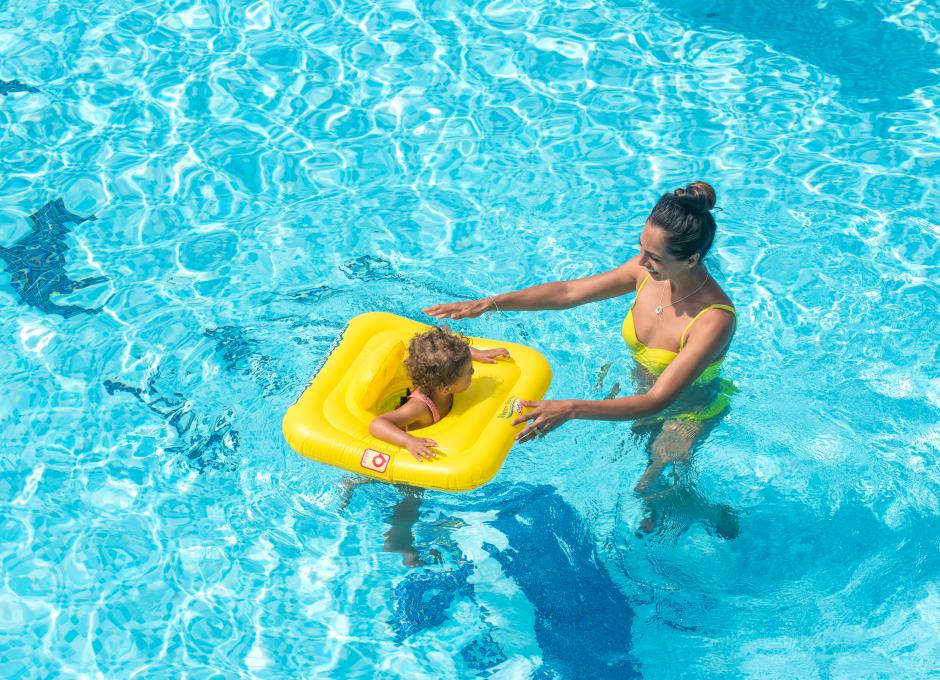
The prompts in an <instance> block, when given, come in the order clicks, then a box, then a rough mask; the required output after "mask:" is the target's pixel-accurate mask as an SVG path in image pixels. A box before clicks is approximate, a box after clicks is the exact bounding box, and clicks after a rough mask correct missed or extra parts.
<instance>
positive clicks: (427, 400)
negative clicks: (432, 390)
mask: <svg viewBox="0 0 940 680" xmlns="http://www.w3.org/2000/svg"><path fill="white" fill-rule="evenodd" d="M408 398H409V399H420V400H421V401H423V402H424V404H425V406H427V407H428V408H429V409H431V424H432V425H433V424H434V423H436V422H437V421H438V420H440V419H441V413H440V411H438V410H437V406H436V405H435V404H434V400H433V399H431V397H429V396H428V395H426V394H425V393H424V392H422V391H421V390H415V391H414V392H412V393H411V394H409V395H408Z"/></svg>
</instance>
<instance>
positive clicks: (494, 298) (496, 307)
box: [486, 295, 499, 312]
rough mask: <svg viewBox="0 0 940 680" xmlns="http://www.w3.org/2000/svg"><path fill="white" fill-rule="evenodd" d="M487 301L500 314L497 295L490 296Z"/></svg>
mask: <svg viewBox="0 0 940 680" xmlns="http://www.w3.org/2000/svg"><path fill="white" fill-rule="evenodd" d="M486 299H487V300H489V301H490V304H492V305H493V307H494V308H495V309H496V311H497V312H498V311H499V305H498V304H496V296H495V295H490V296H489V297H488V298H486Z"/></svg>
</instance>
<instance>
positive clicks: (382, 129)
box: [0, 0, 940, 678]
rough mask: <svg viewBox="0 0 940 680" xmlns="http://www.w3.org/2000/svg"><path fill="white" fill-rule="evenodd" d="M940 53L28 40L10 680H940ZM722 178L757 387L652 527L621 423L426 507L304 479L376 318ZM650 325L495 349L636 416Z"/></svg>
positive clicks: (594, 38)
mask: <svg viewBox="0 0 940 680" xmlns="http://www.w3.org/2000/svg"><path fill="white" fill-rule="evenodd" d="M938 46H940V10H938V9H937V8H936V5H935V4H934V3H929V2H918V1H916V0H915V1H911V2H900V1H894V0H866V1H864V2H861V1H859V2H855V1H849V0H829V1H826V2H817V1H816V0H813V1H812V2H810V1H809V0H791V1H788V2H782V3H780V2H774V3H772V2H769V0H760V1H759V2H748V3H735V4H733V6H732V4H731V3H720V2H717V1H716V0H696V1H695V2H692V1H691V0H661V1H657V2H643V1H637V2H629V1H617V2H613V1H611V2H601V3H594V2H590V1H583V2H577V1H575V2H558V3H545V4H538V3H531V2H521V1H520V2H513V1H511V0H506V1H501V0H494V1H493V2H488V3H487V2H482V3H479V4H469V3H468V4H462V3H451V2H412V1H411V0H401V1H400V2H380V3H365V2H362V3H356V2H343V3H330V2H325V3H300V2H289V3H288V2H284V3H273V2H265V1H264V0H261V1H259V2H255V3H251V4H248V3H244V4H237V3H231V4H222V5H218V4H198V3H186V2H180V3H175V4H173V3H160V2H152V3H130V2H124V3H119V2H105V3H100V5H94V4H91V3H60V4H52V5H42V4H40V3H28V2H13V3H9V4H7V5H5V9H4V12H3V15H2V16H0V56H2V61H0V81H2V83H3V84H0V94H3V95H4V96H2V97H0V122H2V128H0V130H2V137H0V142H2V146H0V150H2V153H0V168H2V171H0V246H2V249H0V255H2V258H3V264H4V266H5V270H4V271H2V272H0V301H2V305H0V335H2V337H3V338H4V341H3V342H2V343H0V355H2V360H0V386H2V393H3V394H4V395H5V397H4V398H3V399H2V400H0V419H2V425H3V436H2V439H0V559H2V582H0V674H2V675H3V676H4V677H30V676H49V675H54V674H65V675H83V674H84V675H87V676H93V675H95V674H97V673H101V674H102V675H103V676H105V677H137V676H140V677H163V676H179V675H181V674H182V673H183V672H184V671H185V672H188V673H189V674H191V675H192V676H193V677H210V676H224V677H234V676H246V677H247V676H257V677H369V676H381V677H409V678H411V677H416V676H426V677H473V676H491V677H529V676H531V677H544V678H549V677H564V678H567V677H629V676H631V675H642V676H644V677H649V678H674V677H739V676H761V677H768V676H769V677H806V678H813V677H824V678H830V677H832V678H857V677H923V676H925V675H928V674H930V673H931V672H937V670H938V668H940V642H938V640H940V584H938V574H940V552H938V544H937V536H938V535H940V534H938V530H940V521H938V511H940V473H938V466H937V458H938V455H937V452H938V448H940V425H938V422H940V419H938V410H940V375H938V370H937V366H938V364H940V362H938V345H937V340H936V338H937V331H938V330H940V328H938V326H940V324H938V314H937V309H938V303H940V285H938V264H940V257H938V236H940V229H938V226H937V215H938V214H940V199H938V191H937V182H936V179H937V176H938V174H940V144H938V132H940V116H938V114H937V102H938V101H940V87H938V69H940V55H938ZM693 179H707V180H708V181H710V182H712V183H713V184H714V185H715V186H716V188H717V190H718V203H719V205H720V206H721V208H722V209H723V210H722V212H720V213H718V215H717V217H718V222H719V230H720V231H719V236H718V240H717V244H716V247H715V249H714V251H713V254H712V256H711V258H712V266H713V271H714V272H715V274H716V276H717V277H718V278H719V280H720V281H721V282H722V284H723V286H724V287H725V289H726V290H727V291H728V292H729V294H730V295H731V296H732V298H733V299H734V301H735V302H736V304H737V306H738V310H739V319H740V328H739V330H738V334H737V337H736V339H735V344H734V345H733V347H732V349H731V352H730V355H729V358H728V360H727V361H726V363H725V366H726V371H725V375H726V377H728V378H730V379H731V380H733V381H734V383H735V384H736V386H737V388H738V390H739V392H738V394H737V395H736V396H735V400H734V402H733V405H732V409H731V411H730V413H729V414H728V416H727V417H726V418H725V419H724V420H723V422H722V423H721V424H720V425H719V426H718V427H717V428H715V429H714V431H712V432H711V434H710V435H709V436H708V438H707V439H706V440H705V441H704V442H703V443H701V445H700V446H698V447H697V449H696V451H695V453H694V456H693V458H692V461H691V463H690V465H688V466H686V467H685V469H681V470H675V471H674V472H675V473H676V478H677V481H675V482H674V484H675V493H674V494H673V497H674V498H678V499H680V500H681V502H676V503H675V504H674V505H672V506H670V507H665V508H662V509H660V511H661V521H660V523H659V525H658V527H657V528H656V530H655V531H654V532H653V533H651V534H648V535H647V534H643V533H642V532H638V531H637V529H638V526H639V524H640V522H641V521H642V519H643V517H644V516H645V509H644V506H643V503H642V501H641V500H640V499H639V498H638V497H637V496H636V494H635V493H634V492H633V487H634V485H635V484H636V481H637V480H638V479H639V477H640V475H641V474H642V472H643V470H644V468H645V465H646V462H647V456H648V452H647V451H648V446H649V442H648V435H647V434H645V433H644V432H642V431H635V430H633V429H631V428H630V427H629V426H628V425H624V424H615V423H591V422H575V423H569V424H568V425H566V426H565V427H564V428H563V429H561V430H559V431H558V432H557V433H553V434H552V436H551V437H549V438H547V439H545V440H544V441H542V442H539V443H536V444H533V445H528V446H522V447H518V448H516V449H514V450H513V451H512V452H511V454H510V456H509V458H508V459H507V462H506V465H505V466H504V468H503V470H502V472H501V473H500V474H499V475H498V477H497V478H496V479H495V480H494V481H493V482H492V483H491V484H490V485H488V486H486V487H484V488H483V489H481V490H478V491H475V492H473V493H470V494H466V495H447V494H440V493H428V494H426V495H425V497H424V498H423V500H422V502H421V503H420V505H419V504H417V503H415V502H414V501H413V499H409V498H407V497H405V496H403V495H402V493H401V492H399V491H398V490H396V489H394V488H391V487H386V486H382V485H377V484H373V485H366V486H361V487H359V488H356V489H354V490H353V492H352V493H351V494H350V495H349V496H348V498H347V497H346V493H345V491H344V486H343V480H344V478H345V477H344V475H343V474H342V473H340V472H338V471H336V470H333V469H330V468H327V467H325V466H321V465H318V464H316V463H313V462H310V461H308V460H306V459H303V458H301V457H300V456H298V455H297V454H295V453H293V452H292V451H291V450H289V448H288V447H287V445H286V444H285V443H284V442H283V440H282V437H281V434H280V418H281V415H282V414H283V412H284V410H285V409H286V408H287V406H288V405H289V404H290V403H291V402H292V401H293V400H294V399H295V398H296V397H297V395H298V394H299V392H300V390H301V389H302V386H303V384H304V382H305V381H306V380H307V379H308V377H309V375H310V373H311V371H312V370H313V369H314V367H315V366H316V365H317V364H318V362H319V361H320V360H322V358H323V356H324V354H325V353H326V352H327V351H328V348H329V347H330V345H331V343H332V342H333V341H334V339H335V338H336V337H337V335H338V334H339V333H340V332H341V330H342V328H343V326H344V324H345V322H346V320H347V319H348V318H349V317H351V316H353V315H355V314H358V313H360V312H364V311H369V310H386V311H391V312H395V313H398V314H402V315H406V316H411V317H414V318H421V315H420V309H421V308H422V307H423V306H426V305H428V304H431V303H434V302H443V301H449V300H453V299H461V298H465V297H471V296H479V295H483V294H487V293H491V292H495V291H503V290H509V289H513V288H517V287H521V286H524V285H528V284H533V283H536V282H542V281H546V280H553V279H560V278H571V277H578V276H582V275H586V274H589V273H594V272H597V271H600V270H602V269H605V268H609V267H612V266H615V265H617V264H619V263H621V262H622V261H623V260H624V259H626V258H627V257H630V256H631V255H632V254H633V253H634V252H635V247H636V246H635V244H636V240H637V236H638V230H639V228H640V226H641V225H642V222H643V220H644V218H645V216H646V215H647V214H648V211H649V210H650V208H651V206H652V205H653V203H654V202H655V199H656V197H657V196H658V195H659V194H660V193H661V192H663V191H665V190H669V189H672V188H675V187H677V186H682V185H684V184H686V183H687V182H688V181H690V180H693ZM58 199H62V202H61V203H58V204H57V203H54V201H56V200H58ZM43 209H44V210H43ZM40 211H42V212H40ZM31 215H35V218H34V219H33V221H32V222H31V221H30V219H29V217H30V216H31ZM92 215H94V216H95V218H96V219H95V220H93V221H82V222H80V221H79V220H80V219H81V218H86V217H91V216H92ZM628 305H629V299H623V300H615V301H611V302H609V303H607V304H599V305H592V306H586V307H581V308H579V309H575V310H571V311H569V312H565V313H552V314H549V313H536V314H527V315H521V314H504V315H495V316H494V315H490V316H486V317H484V318H482V319H479V320H476V321H472V322H466V323H464V322H461V323H457V324H455V326H457V328H459V329H460V330H463V331H466V332H468V333H472V334H475V335H486V336H492V337H503V338H506V339H508V340H512V341H516V342H524V343H528V344H531V345H533V346H535V347H537V348H539V349H540V350H541V351H542V352H544V353H545V354H546V355H547V357H548V358H549V360H550V361H551V363H552V365H553V367H554V371H555V376H556V377H555V382H554V384H553V386H552V389H551V392H550V396H555V397H590V396H603V395H604V394H605V393H606V392H607V391H608V390H609V389H610V387H611V385H612V383H613V382H615V381H620V382H621V383H622V385H623V388H624V389H625V390H629V389H631V387H632V383H631V380H632V378H631V374H630V370H629V362H628V357H627V355H626V352H625V349H624V348H623V347H622V345H621V342H620V341H619V326H620V322H621V320H622V318H623V315H624V314H625V312H626V309H627V307H628ZM608 362H613V364H612V368H611V369H610V370H609V371H608V372H607V374H606V376H605V378H604V380H603V381H598V374H599V372H600V371H601V368H602V366H604V365H605V364H606V363H608ZM669 478H670V479H672V476H671V475H670V477H669ZM409 513H411V514H412V515H415V514H416V515H417V522H416V524H415V527H414V532H415V547H416V549H417V551H418V553H419V555H420V556H421V558H422V559H423V560H424V561H425V562H426V563H427V564H426V566H424V567H419V568H415V569H409V568H408V567H406V566H404V565H403V564H402V557H401V555H399V554H397V553H394V552H385V551H383V543H384V540H385V539H384V535H385V533H386V532H387V531H388V530H389V527H390V521H391V517H392V516H393V514H395V515H396V516H397V517H401V516H405V515H408V514H409ZM724 521H733V522H734V523H736V524H737V527H738V530H737V536H736V537H735V538H727V537H723V536H722V533H721V531H720V530H719V529H720V526H719V525H720V524H721V523H722V522H724Z"/></svg>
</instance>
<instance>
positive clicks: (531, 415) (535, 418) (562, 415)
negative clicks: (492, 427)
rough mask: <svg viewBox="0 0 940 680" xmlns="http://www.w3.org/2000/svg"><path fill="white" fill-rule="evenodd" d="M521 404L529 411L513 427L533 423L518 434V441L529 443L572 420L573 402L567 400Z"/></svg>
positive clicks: (524, 402) (521, 401)
mask: <svg viewBox="0 0 940 680" xmlns="http://www.w3.org/2000/svg"><path fill="white" fill-rule="evenodd" d="M519 404H520V405H522V406H524V407H525V408H528V409H529V412H528V413H525V414H523V415H521V416H519V417H518V418H516V419H515V420H514V421H512V424H513V425H520V424H522V423H524V422H525V421H527V420H531V421H532V422H531V423H530V424H529V425H528V427H526V428H524V429H523V430H521V431H519V432H517V433H516V441H519V442H527V441H529V440H530V439H538V438H541V437H544V436H545V435H546V434H548V433H549V432H551V431H552V430H555V429H557V428H559V427H561V426H562V425H564V424H565V422H567V421H568V420H570V419H571V402H570V401H565V400H557V399H554V400H552V399H549V400H545V401H524V400H522V399H520V400H519Z"/></svg>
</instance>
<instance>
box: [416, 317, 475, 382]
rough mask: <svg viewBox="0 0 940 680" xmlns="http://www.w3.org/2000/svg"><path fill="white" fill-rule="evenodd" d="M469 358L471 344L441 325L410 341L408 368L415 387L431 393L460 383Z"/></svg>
mask: <svg viewBox="0 0 940 680" xmlns="http://www.w3.org/2000/svg"><path fill="white" fill-rule="evenodd" d="M470 358H471V355H470V341H469V340H468V339H467V338H465V337H464V336H462V335H459V334H458V333H454V332H453V331H451V330H450V329H449V328H448V327H447V326H444V325H442V326H438V327H437V328H432V329H431V330H429V331H425V332H424V333H421V334H419V335H416V336H415V337H413V338H412V339H411V343H410V344H409V345H408V357H407V358H406V359H405V369H406V370H407V371H408V375H409V376H410V377H411V381H412V382H413V383H414V384H415V387H417V388H418V389H419V390H421V391H422V392H424V393H425V394H430V393H431V391H432V390H435V389H440V388H441V387H447V386H448V385H452V384H453V383H455V382H457V378H458V377H459V376H460V370H461V369H462V368H463V367H464V366H465V365H466V363H467V362H468V361H470Z"/></svg>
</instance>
